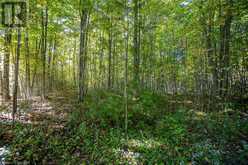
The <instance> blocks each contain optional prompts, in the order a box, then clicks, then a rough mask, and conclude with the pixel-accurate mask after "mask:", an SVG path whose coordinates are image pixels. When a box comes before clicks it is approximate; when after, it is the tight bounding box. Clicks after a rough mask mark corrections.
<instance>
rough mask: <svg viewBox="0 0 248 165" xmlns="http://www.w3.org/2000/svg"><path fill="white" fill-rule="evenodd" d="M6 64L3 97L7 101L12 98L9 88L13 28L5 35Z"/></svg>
mask: <svg viewBox="0 0 248 165" xmlns="http://www.w3.org/2000/svg"><path fill="white" fill-rule="evenodd" d="M4 47H5V52H4V64H3V70H4V71H3V98H4V100H5V101H8V100H10V89H9V69H10V66H9V65H10V52H11V48H10V47H11V30H10V29H6V31H5V37H4Z"/></svg>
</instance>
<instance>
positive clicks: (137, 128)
mask: <svg viewBox="0 0 248 165" xmlns="http://www.w3.org/2000/svg"><path fill="white" fill-rule="evenodd" d="M123 99H124V98H123V97H122V95H120V94H116V93H111V92H106V91H97V92H92V93H90V94H89V96H88V97H87V98H86V100H85V103H84V104H76V103H75V105H74V106H73V107H74V109H73V110H72V113H70V116H69V120H68V121H67V123H66V125H65V127H63V128H59V129H55V128H53V127H49V125H43V126H39V125H38V126H37V125H36V126H33V125H16V127H15V128H14V130H13V132H12V134H13V135H12V137H11V139H12V140H11V141H10V142H9V148H10V151H11V153H10V154H9V155H8V159H9V160H10V161H12V162H13V161H14V162H17V161H24V160H26V161H29V162H30V163H35V162H36V163H40V162H43V163H45V164H47V163H51V164H80V163H82V162H85V163H92V164H94V163H95V164H189V163H191V164H241V165H242V164H246V162H247V160H248V125H247V121H248V119H247V118H246V117H243V116H242V115H240V113H239V111H237V110H233V111H231V110H229V111H226V112H218V111H216V112H209V113H206V112H201V111H197V110H194V109H191V108H190V106H183V105H181V104H177V103H176V102H175V104H174V105H171V103H170V99H169V98H168V97H166V96H159V95H156V94H153V93H151V92H143V93H141V94H140V96H139V97H136V98H134V97H131V96H129V98H128V100H129V108H128V114H129V116H128V139H127V140H126V139H125V138H124V137H125V135H124V132H125V130H124V119H125V118H124V108H123V106H124V105H123ZM171 107H173V108H171ZM230 112H232V113H230ZM1 128H2V129H1ZM4 134H6V129H3V126H0V136H1V137H2V136H3V135H4ZM0 141H1V140H0Z"/></svg>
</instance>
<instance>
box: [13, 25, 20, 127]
mask: <svg viewBox="0 0 248 165" xmlns="http://www.w3.org/2000/svg"><path fill="white" fill-rule="evenodd" d="M20 51H21V29H20V28H18V30H17V49H16V61H15V80H14V91H13V112H12V119H13V123H14V121H15V114H16V112H17V97H18V76H19V59H20Z"/></svg>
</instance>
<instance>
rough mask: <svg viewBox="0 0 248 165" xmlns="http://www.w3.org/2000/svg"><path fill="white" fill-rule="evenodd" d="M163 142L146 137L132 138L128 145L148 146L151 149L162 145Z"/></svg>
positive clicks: (133, 146) (134, 146)
mask: <svg viewBox="0 0 248 165" xmlns="http://www.w3.org/2000/svg"><path fill="white" fill-rule="evenodd" d="M160 145H161V143H160V142H158V141H155V140H153V139H146V140H143V141H141V140H137V139H130V140H129V141H128V146H129V147H132V148H138V147H139V148H140V147H143V148H147V149H151V148H156V147H158V146H160Z"/></svg>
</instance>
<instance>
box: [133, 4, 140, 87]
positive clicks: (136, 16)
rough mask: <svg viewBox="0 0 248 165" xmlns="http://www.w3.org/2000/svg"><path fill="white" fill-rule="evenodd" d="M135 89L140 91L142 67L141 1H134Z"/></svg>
mask: <svg viewBox="0 0 248 165" xmlns="http://www.w3.org/2000/svg"><path fill="white" fill-rule="evenodd" d="M133 49H134V50H133V51H134V55H133V56H134V78H133V80H134V87H135V89H136V90H138V87H139V80H140V77H139V67H140V46H139V0H134V37H133Z"/></svg>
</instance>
